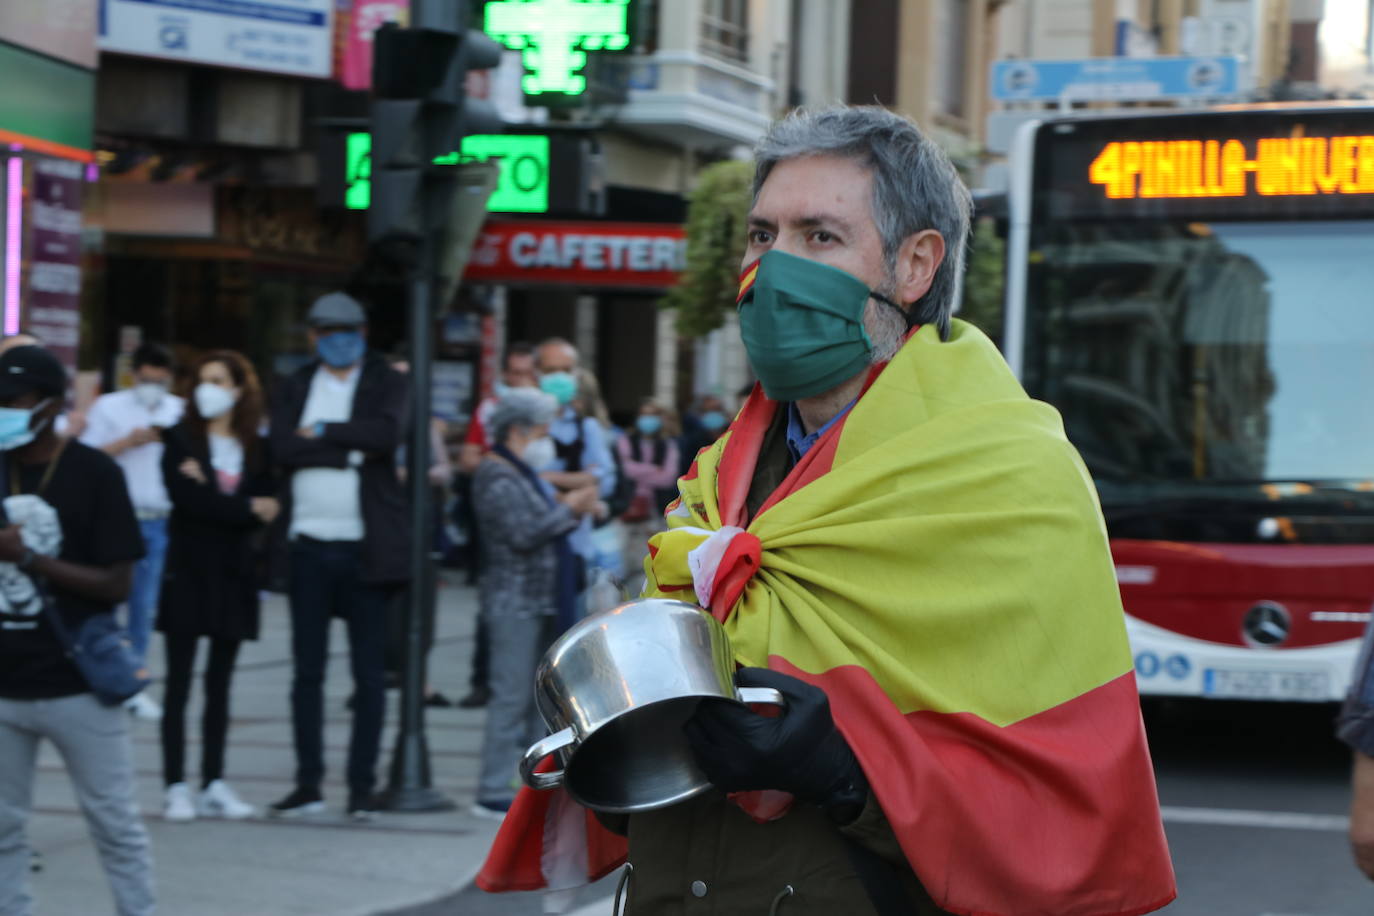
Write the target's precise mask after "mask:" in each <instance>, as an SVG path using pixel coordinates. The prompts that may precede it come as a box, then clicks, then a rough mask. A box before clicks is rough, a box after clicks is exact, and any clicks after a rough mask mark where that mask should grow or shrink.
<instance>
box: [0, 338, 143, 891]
mask: <svg viewBox="0 0 1374 916" xmlns="http://www.w3.org/2000/svg"><path fill="white" fill-rule="evenodd" d="M66 394H67V373H66V370H65V369H63V367H62V364H61V363H59V362H58V361H57V358H56V357H54V356H53V355H52V354H51V353H49V352H48V351H47V350H45V349H43V348H42V347H35V346H20V347H15V348H13V349H11V350H8V351H7V352H5V353H4V354H3V355H0V481H3V486H0V498H3V501H4V508H5V516H6V523H5V526H4V527H0V913H4V914H7V916H8V914H28V913H30V912H31V911H32V909H33V899H32V897H31V896H30V894H29V888H28V881H27V877H28V875H27V873H28V870H29V848H28V842H27V839H26V835H25V834H26V827H27V821H28V820H29V817H30V811H31V808H32V804H33V783H34V777H35V774H36V771H37V767H36V763H37V761H38V760H39V759H40V757H39V749H40V747H41V746H42V744H43V742H44V741H48V742H51V744H52V745H53V747H55V748H56V749H57V750H58V751H59V752H60V754H61V758H62V762H63V765H64V767H65V769H66V771H67V774H68V776H69V777H70V779H71V784H72V790H73V792H74V793H75V795H76V798H77V800H78V802H79V803H80V806H81V811H82V813H83V814H84V815H85V817H86V822H87V825H88V829H89V833H90V837H91V846H92V848H93V849H94V850H95V851H97V852H98V853H99V856H100V861H101V864H102V865H103V866H104V869H105V873H106V876H107V878H108V881H109V887H110V892H111V893H112V895H113V897H114V901H113V903H114V907H113V909H114V911H115V912H117V913H121V914H128V916H151V914H152V913H153V911H154V907H155V901H154V894H155V889H154V880H153V862H152V857H151V851H150V847H149V843H148V835H147V833H146V831H145V830H144V827H143V822H142V820H141V818H140V817H139V813H138V801H137V798H136V794H137V793H136V791H135V789H136V785H135V779H134V765H133V754H132V749H131V748H130V745H129V722H128V715H127V714H126V713H125V712H124V710H123V709H121V708H120V707H119V706H117V705H116V706H107V705H105V704H104V703H103V702H101V701H100V700H98V699H97V698H96V696H95V694H94V693H92V691H91V685H90V684H89V683H88V682H87V681H86V679H85V677H84V676H83V675H82V673H81V671H80V670H79V669H78V668H77V667H76V665H75V664H74V663H73V662H72V660H71V658H70V657H69V655H68V652H67V651H66V648H65V646H64V644H63V641H62V640H61V639H60V638H59V636H58V632H57V631H56V630H55V629H54V619H56V620H60V621H61V622H62V625H63V626H64V627H65V628H66V629H67V630H68V631H69V632H76V631H78V630H79V628H81V627H82V626H83V625H85V624H86V622H87V621H89V620H91V619H92V618H95V617H99V616H102V615H108V614H110V613H111V612H112V611H113V610H114V608H115V605H117V604H118V603H119V602H120V601H123V600H124V599H125V598H126V597H127V596H128V595H129V590H130V586H131V583H132V581H133V574H134V568H135V565H136V564H137V562H138V560H139V558H140V557H142V556H143V543H142V538H141V536H140V534H139V525H138V520H137V519H136V518H135V516H134V509H133V506H132V505H131V504H130V501H129V490H128V487H127V486H126V485H125V481H124V477H123V475H122V474H121V473H120V471H119V468H118V467H117V466H116V465H115V462H114V461H112V460H111V459H110V457H109V456H108V455H105V454H102V453H101V452H100V451H99V450H98V449H94V448H90V447H88V446H86V445H83V444H81V443H80V442H73V441H71V440H69V439H65V438H63V437H61V436H59V435H58V434H57V431H56V429H55V428H54V425H55V424H54V420H55V418H56V417H57V415H58V414H59V413H60V412H61V410H62V405H63V403H64V400H65V397H66ZM40 590H41V592H40ZM63 878H64V880H67V881H73V880H76V881H80V880H83V878H82V877H81V876H79V875H78V874H75V873H73V874H70V875H67V874H64V876H63ZM53 906H54V907H55V906H56V904H54V905H53ZM81 908H82V909H84V910H90V911H100V910H102V909H104V910H105V911H106V912H109V908H108V906H106V907H102V906H101V905H100V904H99V903H97V901H95V900H94V899H91V900H89V901H87V903H86V904H85V905H83V906H82V907H81Z"/></svg>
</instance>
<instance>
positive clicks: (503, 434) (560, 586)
mask: <svg viewBox="0 0 1374 916" xmlns="http://www.w3.org/2000/svg"><path fill="white" fill-rule="evenodd" d="M558 412H559V404H558V402H557V401H556V400H555V399H554V398H553V397H552V396H550V395H547V394H544V393H543V392H541V391H537V390H535V389H533V388H512V389H510V390H508V391H507V392H505V394H503V395H502V396H501V398H500V400H498V401H497V402H496V406H495V407H494V408H493V409H492V411H491V415H490V417H489V418H488V421H487V422H488V427H489V429H490V430H491V433H492V441H493V442H494V443H495V444H494V445H493V447H492V449H491V451H490V452H488V453H487V455H486V456H485V457H483V459H482V461H481V463H480V464H479V465H478V466H477V471H476V474H475V475H474V477H473V482H472V494H473V501H474V506H473V511H474V513H475V514H476V515H477V519H478V524H479V525H480V526H481V528H482V531H483V533H484V537H485V549H484V554H485V563H484V564H483V568H482V576H481V596H482V597H481V602H482V611H481V613H482V619H483V622H484V623H485V624H486V629H487V637H488V640H489V645H490V652H491V663H490V664H491V673H490V675H489V677H490V679H491V700H490V701H489V703H488V705H487V724H486V738H485V741H484V743H483V745H482V774H481V778H480V779H479V780H478V785H477V801H476V804H475V805H473V808H472V812H473V814H475V815H477V816H478V817H489V818H493V819H500V818H503V817H505V814H506V811H507V810H508V809H509V808H510V806H511V802H512V800H513V793H512V791H511V787H510V781H511V777H512V775H513V774H514V773H515V767H516V764H517V763H518V762H519V759H520V755H521V753H522V752H523V751H524V749H525V747H526V746H528V745H529V744H530V743H532V742H533V741H535V740H537V739H538V738H539V737H540V735H541V734H542V733H541V732H540V731H539V729H540V724H539V715H538V713H537V712H536V711H535V703H534V694H533V692H531V690H530V685H531V684H532V683H534V670H535V666H536V665H538V663H539V657H540V655H541V654H542V653H543V651H544V649H545V648H546V647H547V646H548V645H549V643H550V642H551V641H552V639H553V636H554V635H555V634H554V633H553V625H554V621H555V619H556V617H557V612H558V610H559V607H560V605H561V604H565V603H570V602H571V601H572V599H573V598H574V597H575V589H574V588H573V585H574V581H573V579H572V577H571V573H572V571H573V570H572V567H571V566H570V565H569V564H571V563H572V561H573V555H572V549H571V547H570V545H569V544H568V536H569V535H570V534H571V533H572V532H573V531H574V530H575V529H576V528H577V525H578V522H579V520H580V519H582V518H583V517H585V516H587V515H588V514H590V513H592V512H594V511H595V510H596V509H597V507H598V505H599V503H600V498H599V497H598V495H597V489H596V485H595V484H594V483H591V484H587V485H585V486H582V487H578V488H575V489H571V490H565V491H555V490H554V488H553V487H551V486H550V485H548V484H547V483H546V482H545V481H543V480H541V479H540V477H539V475H538V472H537V470H536V469H537V468H540V467H543V466H545V465H547V464H548V463H549V462H550V461H551V460H552V455H553V452H554V445H553V440H552V439H550V438H549V425H550V424H551V423H553V421H554V420H555V419H556V418H557V416H558ZM555 493H556V494H557V495H555Z"/></svg>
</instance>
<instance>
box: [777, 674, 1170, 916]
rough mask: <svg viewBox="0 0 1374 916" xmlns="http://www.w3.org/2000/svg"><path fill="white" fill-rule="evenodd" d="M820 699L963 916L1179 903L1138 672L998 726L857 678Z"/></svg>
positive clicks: (1119, 912)
mask: <svg viewBox="0 0 1374 916" xmlns="http://www.w3.org/2000/svg"><path fill="white" fill-rule="evenodd" d="M770 666H771V667H773V668H774V669H776V670H778V671H782V672H784V673H786V674H791V675H793V676H795V677H799V678H801V679H802V680H805V681H808V682H810V683H812V684H815V685H817V686H819V687H821V688H822V689H824V690H825V691H826V693H827V694H828V695H829V697H830V704H831V708H832V709H833V710H834V714H835V721H836V723H837V724H838V726H839V728H840V731H841V732H842V733H843V734H844V736H845V738H846V740H848V741H849V744H850V746H851V747H853V749H854V753H855V755H856V756H857V757H858V758H859V761H860V763H861V764H862V765H863V768H864V772H865V773H866V774H867V775H868V777H869V781H870V783H871V784H872V786H873V790H874V792H875V793H876V794H877V796H878V800H879V802H880V803H881V804H882V807H883V812H884V813H885V814H886V815H887V819H888V821H889V822H890V823H891V824H892V828H893V831H894V833H895V834H896V836H897V838H898V840H899V841H900V842H901V844H902V849H903V851H904V852H905V853H906V856H907V859H908V860H909V861H910V862H911V863H912V867H913V868H914V869H915V870H916V873H917V876H918V877H920V879H921V882H922V884H923V885H924V886H925V888H926V890H927V891H928V892H929V893H930V895H931V896H932V897H933V898H934V899H935V902H936V903H937V904H938V905H939V906H941V907H942V908H944V909H946V910H949V911H950V912H952V913H957V914H960V916H1010V914H1013V913H1014V914H1016V916H1140V914H1143V913H1149V912H1152V911H1154V910H1157V909H1159V908H1160V907H1163V906H1165V905H1167V904H1168V903H1169V902H1170V901H1171V900H1173V899H1174V897H1175V896H1176V892H1175V889H1174V874H1173V866H1172V864H1171V863H1170V860H1169V850H1168V845H1167V843H1166V841H1165V838H1164V828H1163V825H1162V824H1161V822H1160V818H1159V801H1158V796H1157V794H1156V791H1155V781H1154V772H1153V770H1152V769H1151V766H1150V755H1149V750H1148V748H1147V746H1146V743H1145V730H1144V725H1143V724H1142V722H1141V719H1140V705H1139V698H1138V695H1137V692H1136V686H1135V675H1134V672H1128V673H1126V674H1123V675H1122V676H1121V677H1119V678H1116V679H1115V680H1113V681H1109V682H1108V683H1106V684H1104V685H1102V686H1101V687H1098V688H1096V689H1094V690H1090V691H1088V692H1087V693H1085V694H1082V695H1081V696H1078V697H1075V698H1073V699H1071V700H1069V701H1067V702H1065V703H1062V704H1060V705H1059V706H1056V707H1054V708H1053V709H1048V710H1046V711H1044V712H1042V713H1038V714H1037V715H1034V716H1031V717H1030V718H1028V719H1024V720H1022V721H1020V722H1017V723H1015V724H1013V725H1010V726H1007V727H1005V728H1002V727H998V726H996V725H993V724H991V723H990V722H987V721H986V720H984V719H982V718H980V717H978V716H975V715H973V714H971V713H952V714H943V713H934V712H916V713H911V714H909V715H903V714H902V713H901V712H900V711H899V710H898V709H897V708H896V706H894V705H893V703H892V701H891V700H889V699H888V697H887V695H886V694H885V693H884V692H883V691H882V689H881V688H880V687H879V686H878V684H877V682H875V681H874V680H873V677H872V675H870V674H869V673H868V672H867V671H865V670H864V669H862V668H860V667H858V666H857V665H847V666H844V667H841V668H833V669H831V670H829V671H827V672H825V673H824V674H820V675H813V674H808V673H806V672H804V671H801V670H800V669H799V668H796V667H795V666H793V665H791V664H789V663H788V662H787V661H786V660H785V659H783V658H781V657H779V656H773V657H772V659H771V660H770Z"/></svg>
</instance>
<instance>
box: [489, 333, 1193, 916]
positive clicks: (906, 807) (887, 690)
mask: <svg viewBox="0 0 1374 916" xmlns="http://www.w3.org/2000/svg"><path fill="white" fill-rule="evenodd" d="M779 409H783V408H782V407H781V406H780V405H779V404H777V403H776V402H774V401H770V400H769V399H767V398H766V397H765V396H764V395H763V393H762V391H761V390H759V389H756V390H755V391H754V393H753V395H752V396H751V397H750V399H749V400H748V402H747V403H746V404H745V406H744V408H743V409H742V410H741V412H740V414H739V416H738V417H736V419H735V421H734V423H733V424H731V426H730V428H729V430H727V432H726V433H725V435H724V436H722V437H721V438H720V439H719V440H718V441H717V442H716V443H715V445H713V446H712V447H710V448H708V449H705V450H703V451H702V452H701V453H700V454H699V455H698V456H697V460H696V462H695V463H694V465H693V466H692V468H691V470H689V471H688V473H687V475H686V476H685V477H683V478H682V480H681V481H680V482H679V494H680V496H679V499H678V500H677V501H675V502H674V503H673V504H672V505H671V506H669V507H668V512H667V517H668V522H669V526H670V527H669V530H668V531H666V532H663V533H661V534H658V535H656V536H655V537H654V538H653V539H652V540H651V542H650V556H649V558H648V559H647V560H646V561H645V569H646V572H647V573H648V586H647V588H646V595H649V596H661V597H673V598H686V599H688V600H690V599H691V598H693V597H695V598H696V600H697V601H698V603H699V604H701V605H702V606H703V607H706V608H708V609H709V610H710V612H711V613H712V614H713V615H714V616H716V618H717V619H719V620H721V621H722V623H724V625H725V628H726V631H727V632H728V633H729V635H730V639H731V644H732V647H733V650H734V653H735V659H736V661H737V662H738V663H739V664H741V665H750V666H763V667H768V668H772V669H775V670H778V671H781V672H784V673H786V674H790V675H793V676H795V677H799V678H801V679H803V680H805V681H808V682H809V683H812V684H815V685H816V686H818V687H821V688H822V689H824V690H825V691H826V693H827V694H828V695H829V697H830V702H831V709H832V712H833V714H834V717H835V722H836V725H837V726H838V727H839V729H840V731H841V732H842V733H843V734H844V736H845V738H846V739H847V740H848V742H849V744H850V745H851V746H852V747H853V749H854V753H855V755H856V756H857V757H858V759H859V761H860V763H861V764H862V766H863V769H864V772H865V774H866V775H867V777H868V779H869V782H870V784H871V786H872V789H873V791H874V792H875V793H876V795H877V798H878V801H879V802H880V803H881V804H882V808H883V811H884V813H885V814H886V815H887V818H888V821H889V822H890V823H891V825H892V829H893V831H894V833H895V834H896V837H897V839H898V841H899V842H900V843H901V846H902V849H903V851H904V852H905V854H906V857H907V859H908V861H909V862H910V864H911V866H912V869H913V870H914V871H915V873H916V875H917V877H919V878H920V880H921V882H922V884H923V885H924V886H925V888H926V890H927V892H928V893H929V894H930V895H931V897H932V898H933V899H934V900H935V902H936V903H937V904H938V905H939V906H940V907H942V908H943V909H946V910H949V911H950V912H953V913H958V914H963V916H1012V914H1015V916H1031V914H1034V916H1137V914H1142V913H1148V912H1151V911H1153V910H1156V909H1159V908H1160V907H1163V906H1165V905H1166V904H1168V903H1169V902H1170V901H1171V900H1172V899H1173V898H1174V896H1175V890H1174V876H1173V869H1172V866H1171V864H1170V861H1169V853H1168V848H1167V845H1166V843H1165V838H1164V831H1163V827H1162V824H1161V822H1160V815H1159V803H1158V798H1157V795H1156V792H1155V783H1154V776H1153V772H1152V770H1151V766H1150V758H1149V752H1148V749H1147V747H1146V742H1145V734H1144V729H1143V726H1142V723H1141V718H1140V710H1139V700H1138V697H1137V693H1136V687H1135V679H1134V673H1133V670H1132V663H1131V653H1130V649H1129V646H1128V644H1127V641H1126V632H1125V625H1124V619H1123V615H1122V610H1121V601H1120V597H1119V594H1118V591H1117V586H1116V580H1115V575H1114V571H1113V567H1112V561H1111V556H1110V553H1109V550H1108V545H1107V535H1106V531H1105V528H1104V526H1103V523H1102V517H1101V511H1100V509H1099V507H1098V504H1097V499H1096V495H1095V493H1094V489H1093V485H1092V481H1091V479H1090V478H1089V476H1088V474H1087V471H1086V469H1085V468H1084V467H1083V465H1082V462H1081V461H1080V459H1079V457H1078V455H1077V453H1076V452H1075V451H1074V449H1073V447H1072V446H1071V445H1070V444H1069V442H1068V441H1067V439H1066V438H1065V436H1064V431H1063V425H1062V423H1061V421H1060V418H1059V416H1058V414H1057V413H1056V412H1055V411H1054V409H1053V408H1051V407H1049V406H1048V405H1046V404H1043V403H1040V402H1037V401H1033V400H1031V399H1030V398H1028V397H1027V396H1026V394H1025V393H1024V392H1023V391H1022V389H1021V387H1020V385H1019V384H1018V383H1017V382H1016V380H1015V378H1014V377H1013V376H1012V375H1011V373H1010V371H1009V370H1008V369H1007V366H1006V364H1005V363H1004V362H1003V361H1002V358H1001V356H1000V355H999V354H998V352H997V350H996V348H995V347H994V346H993V345H992V343H991V342H990V341H989V340H988V339H987V338H986V337H985V336H984V335H982V334H981V333H980V332H978V331H977V330H976V329H974V328H973V327H971V326H970V325H967V324H965V323H963V322H960V321H957V320H956V321H955V322H954V323H953V329H952V332H951V335H950V338H949V339H948V340H947V341H941V340H940V339H939V337H938V335H937V333H936V329H935V328H934V327H925V328H921V329H919V330H918V331H916V332H914V333H913V334H912V335H911V336H910V337H909V339H908V340H907V342H906V344H905V345H904V346H903V348H902V349H901V351H900V352H899V353H898V354H897V356H896V357H894V359H893V360H892V362H891V363H888V364H886V365H885V366H880V367H875V368H874V370H873V371H872V373H871V374H870V377H869V380H868V387H867V389H866V390H865V392H864V393H863V395H862V396H861V397H860V399H859V401H858V402H857V403H856V404H855V406H854V407H853V408H852V409H851V410H850V412H849V413H848V414H847V415H846V416H845V417H844V418H843V419H842V420H841V421H840V422H839V423H836V424H835V425H834V426H832V427H831V428H830V429H829V430H827V432H826V433H825V434H824V435H823V436H822V437H821V439H820V440H819V441H818V442H817V443H816V445H815V446H813V447H812V448H811V450H810V451H809V452H807V454H806V455H805V456H804V457H803V459H802V460H801V461H800V462H798V464H797V465H796V466H795V467H794V468H793V469H792V470H791V472H790V474H789V475H788V477H787V478H786V479H785V480H784V482H783V483H782V485H781V486H780V487H778V489H777V490H776V491H775V492H774V493H773V495H772V496H771V497H770V499H769V500H768V501H767V502H766V503H765V504H764V505H763V507H762V508H761V509H760V510H759V512H758V513H757V514H756V515H755V516H754V517H753V518H752V519H751V518H748V517H746V516H747V510H746V507H745V502H746V498H747V496H748V492H749V486H750V482H751V481H752V479H753V473H754V468H755V463H756V460H757V458H758V454H759V449H760V447H761V446H762V443H763V439H764V434H765V432H766V431H767V430H768V428H769V426H770V424H771V423H772V421H773V418H774V416H775V412H776V411H777V410H779ZM776 794H777V793H763V794H762V797H760V796H757V795H756V796H754V797H752V798H750V797H748V796H746V798H745V799H744V800H743V804H744V806H745V807H746V808H747V809H750V810H751V813H753V814H755V816H760V817H765V816H766V817H775V816H784V817H785V816H786V815H785V813H783V811H782V810H781V809H780V808H779V807H778V806H777V805H776V804H772V801H773V799H771V798H768V797H769V796H776ZM535 803H536V802H535V800H534V799H527V798H522V799H521V800H520V801H519V802H517V806H516V807H517V809H519V808H520V807H521V806H522V805H530V804H535ZM555 807H558V805H557V804H551V803H550V802H548V801H547V800H545V801H544V802H543V804H542V805H541V807H540V809H539V810H540V814H539V817H540V818H542V819H543V822H544V823H548V824H551V823H552V817H551V815H552V811H553V809H554V808H555ZM514 814H515V812H514V811H513V816H512V817H511V818H508V820H507V824H506V826H505V827H504V828H503V830H502V836H499V837H498V840H497V844H496V847H495V848H494V850H493V856H492V858H491V859H489V861H488V863H487V866H486V868H485V869H484V871H483V875H482V877H481V879H480V880H479V883H480V884H482V886H484V887H488V888H489V889H501V887H502V885H503V884H504V885H505V887H507V888H509V887H511V886H512V885H511V884H510V883H509V882H508V879H510V878H514V877H515V874H514V871H515V869H516V866H517V865H518V864H519V862H520V857H519V856H517V855H516V854H515V852H516V846H515V844H514V843H513V842H512V841H513V840H514V839H515V837H514V836H507V833H508V831H518V830H521V829H528V828H530V827H531V826H532V825H533V822H534V818H533V817H532V816H531V815H532V814H533V810H532V809H531V810H529V811H526V812H524V813H523V816H522V817H521V818H518V819H517V818H516V817H514ZM522 821H523V825H522V823H521V822H522ZM564 823H565V824H566V823H567V821H566V819H565V820H564ZM583 823H586V824H587V825H589V826H588V830H587V842H586V843H585V844H584V845H583V848H584V849H586V850H587V853H584V854H580V855H579V857H578V858H579V861H580V862H582V863H584V865H585V868H584V869H583V871H582V874H583V875H584V876H593V875H596V874H597V873H604V872H605V870H607V869H609V868H610V867H613V866H614V858H616V857H618V856H620V855H623V852H624V849H623V846H621V845H619V844H615V843H608V842H607V838H606V837H605V836H598V835H597V832H598V831H599V827H597V826H595V822H594V821H591V820H586V821H584V822H583ZM560 832H564V831H560ZM564 835H565V836H566V833H565V832H564ZM503 837H505V840H504V842H503ZM543 844H544V849H545V851H546V852H547V850H548V848H549V847H548V844H549V840H548V838H547V837H545V838H544V840H543ZM503 847H504V848H503ZM525 859H526V861H528V860H529V855H528V854H526V856H525ZM549 864H550V861H549V859H547V858H545V859H544V865H545V866H548V865H549ZM503 876H504V878H503ZM545 877H546V878H547V869H546V872H545ZM527 886H528V885H527ZM536 886H537V885H536Z"/></svg>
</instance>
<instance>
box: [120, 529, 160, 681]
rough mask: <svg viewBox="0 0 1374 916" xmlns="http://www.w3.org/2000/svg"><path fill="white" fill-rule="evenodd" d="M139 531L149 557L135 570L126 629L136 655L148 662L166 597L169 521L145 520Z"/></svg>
mask: <svg viewBox="0 0 1374 916" xmlns="http://www.w3.org/2000/svg"><path fill="white" fill-rule="evenodd" d="M138 527H139V530H141V531H142V532H143V546H144V549H145V550H147V553H145V554H144V555H143V559H141V560H139V561H138V565H136V566H135V567H134V582H133V587H132V588H131V589H130V590H129V620H128V623H127V624H126V625H125V626H126V628H127V629H128V631H129V643H130V645H132V646H133V650H134V653H135V654H137V655H138V657H139V658H140V659H143V660H146V659H147V658H148V642H149V640H150V639H151V638H152V635H153V620H154V619H155V618H156V617H157V599H158V595H160V594H161V593H162V567H163V565H164V564H165V563H166V562H167V519H165V518H158V519H143V520H140V521H139V523H138Z"/></svg>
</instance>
